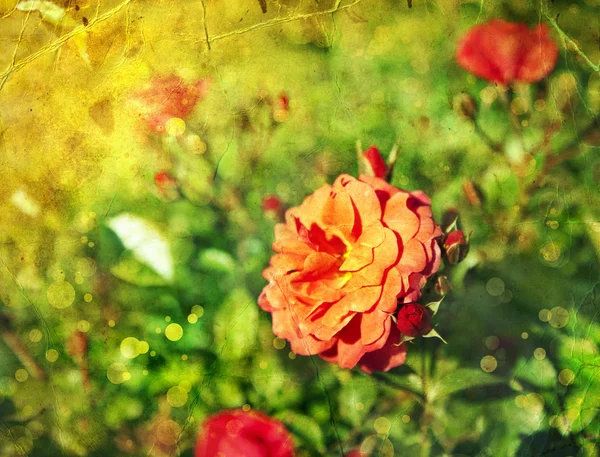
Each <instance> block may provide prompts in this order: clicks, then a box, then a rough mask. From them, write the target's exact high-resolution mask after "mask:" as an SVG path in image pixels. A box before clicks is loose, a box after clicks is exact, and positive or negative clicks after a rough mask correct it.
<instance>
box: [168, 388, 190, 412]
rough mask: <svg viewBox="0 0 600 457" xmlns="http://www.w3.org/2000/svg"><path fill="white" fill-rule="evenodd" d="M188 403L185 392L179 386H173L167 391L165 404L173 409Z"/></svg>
mask: <svg viewBox="0 0 600 457" xmlns="http://www.w3.org/2000/svg"><path fill="white" fill-rule="evenodd" d="M187 401H188V393H187V391H186V390H185V389H184V388H183V387H180V386H173V387H171V388H170V389H169V390H168V391H167V403H169V405H171V406H172V407H173V408H180V407H182V406H183V405H185V404H186V403H187Z"/></svg>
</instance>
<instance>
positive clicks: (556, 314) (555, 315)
mask: <svg viewBox="0 0 600 457" xmlns="http://www.w3.org/2000/svg"><path fill="white" fill-rule="evenodd" d="M550 313H551V314H552V315H551V316H550V320H549V323H550V325H551V326H552V327H554V328H562V327H565V326H566V325H567V324H568V323H569V311H567V310H566V309H565V308H563V307H562V306H555V307H554V308H552V309H551V310H550Z"/></svg>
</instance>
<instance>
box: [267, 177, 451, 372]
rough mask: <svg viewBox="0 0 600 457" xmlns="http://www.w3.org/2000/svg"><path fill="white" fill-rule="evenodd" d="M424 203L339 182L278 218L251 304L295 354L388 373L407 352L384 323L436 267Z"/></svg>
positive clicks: (367, 183)
mask: <svg viewBox="0 0 600 457" xmlns="http://www.w3.org/2000/svg"><path fill="white" fill-rule="evenodd" d="M430 205H431V202H430V200H429V198H428V197H427V196H426V195H425V194H424V193H422V192H420V191H417V192H412V193H411V192H406V191H403V190H400V189H397V188H395V187H393V186H391V185H389V184H388V183H386V182H385V181H384V180H382V179H379V178H376V177H367V176H361V177H360V178H359V179H356V178H353V177H352V176H348V175H341V176H340V177H338V179H337V180H336V181H335V183H334V184H333V186H330V185H324V186H322V187H321V188H319V189H317V191H316V192H315V193H314V194H312V195H311V196H309V197H308V198H306V199H305V200H304V202H303V203H302V204H301V205H300V206H298V207H295V208H291V209H289V210H288V211H287V212H286V222H285V223H282V224H277V225H276V226H275V242H274V243H273V250H274V251H275V253H276V254H275V255H274V256H273V257H272V258H271V263H270V266H269V267H268V268H267V269H265V271H264V272H263V276H264V278H265V279H266V280H267V281H269V284H268V285H267V286H266V287H265V288H264V290H263V292H262V293H261V295H260V297H259V305H260V307H261V308H262V309H264V310H265V311H268V312H270V313H271V314H272V317H273V332H274V333H275V334H276V335H277V336H279V337H280V338H285V339H286V340H288V341H289V342H290V344H291V347H292V350H293V351H294V352H295V353H296V354H300V355H312V354H318V355H319V356H320V357H321V358H323V359H325V360H328V361H330V362H333V363H337V364H338V365H339V366H340V367H342V368H352V367H354V366H355V365H357V364H358V365H359V366H360V367H361V368H362V369H363V370H364V371H366V372H368V373H370V372H371V371H387V370H389V369H391V368H393V367H396V366H398V365H402V364H403V363H404V361H405V359H406V345H405V344H402V345H398V346H397V344H398V343H399V342H400V332H399V331H398V329H397V328H396V326H395V325H393V321H392V315H393V314H394V313H395V312H396V311H397V308H398V302H399V301H400V302H401V303H403V302H414V301H416V300H417V299H418V298H419V297H420V295H421V288H422V287H423V285H424V284H425V282H426V280H427V278H428V277H429V276H430V275H432V274H433V273H435V272H436V271H437V269H438V267H439V264H440V248H439V246H438V244H437V242H436V239H435V238H436V237H438V236H440V235H441V230H440V228H439V227H438V226H437V225H436V224H435V222H434V221H433V218H432V212H431V207H430Z"/></svg>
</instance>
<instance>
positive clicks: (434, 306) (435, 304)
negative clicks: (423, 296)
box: [425, 297, 446, 343]
mask: <svg viewBox="0 0 600 457" xmlns="http://www.w3.org/2000/svg"><path fill="white" fill-rule="evenodd" d="M444 298H446V297H442V298H441V299H440V300H439V301H433V302H431V303H427V304H426V305H425V308H429V310H430V311H431V314H432V315H433V316H435V315H436V314H437V312H438V309H439V308H440V304H441V303H442V301H444ZM440 339H441V337H440ZM442 341H444V340H443V339H442ZM444 343H445V341H444Z"/></svg>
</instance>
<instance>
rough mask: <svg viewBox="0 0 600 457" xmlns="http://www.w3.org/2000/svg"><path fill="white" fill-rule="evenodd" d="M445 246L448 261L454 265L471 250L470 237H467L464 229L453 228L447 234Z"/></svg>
mask: <svg viewBox="0 0 600 457" xmlns="http://www.w3.org/2000/svg"><path fill="white" fill-rule="evenodd" d="M443 248H444V252H445V254H446V258H447V259H448V262H450V263H451V264H452V265H454V264H455V263H458V262H460V261H462V260H463V259H464V258H465V257H466V256H467V254H468V252H469V243H468V239H466V238H465V235H464V233H463V231H462V230H453V231H452V232H450V233H448V234H447V235H446V237H445V239H444V243H443Z"/></svg>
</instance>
